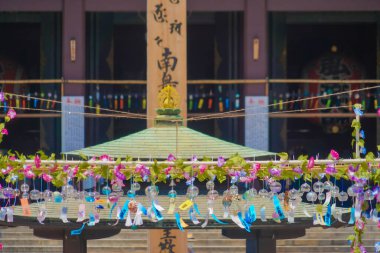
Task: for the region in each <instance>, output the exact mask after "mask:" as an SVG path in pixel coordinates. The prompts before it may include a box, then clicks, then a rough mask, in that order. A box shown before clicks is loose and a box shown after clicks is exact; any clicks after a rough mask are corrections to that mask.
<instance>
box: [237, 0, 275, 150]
mask: <svg viewBox="0 0 380 253" xmlns="http://www.w3.org/2000/svg"><path fill="white" fill-rule="evenodd" d="M267 37H268V35H267V9H266V0H246V1H245V11H244V53H243V57H244V78H245V79H266V78H267V76H268V50H267V47H268V46H267V44H268V41H267ZM266 93H267V84H266V82H264V83H263V84H259V85H250V84H247V85H245V86H244V96H245V113H246V117H245V118H244V121H245V132H244V133H245V136H244V138H245V145H246V146H248V147H251V148H255V149H260V150H269V120H268V114H267V112H268V107H266V105H267V104H268V97H267V94H266Z"/></svg>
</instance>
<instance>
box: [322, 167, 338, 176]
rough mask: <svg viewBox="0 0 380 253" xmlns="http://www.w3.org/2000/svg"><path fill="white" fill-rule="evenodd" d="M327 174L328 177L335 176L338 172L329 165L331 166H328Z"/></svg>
mask: <svg viewBox="0 0 380 253" xmlns="http://www.w3.org/2000/svg"><path fill="white" fill-rule="evenodd" d="M325 172H326V174H328V175H334V174H336V173H337V172H338V171H337V170H336V168H335V166H333V165H331V164H329V165H327V167H326V170H325Z"/></svg>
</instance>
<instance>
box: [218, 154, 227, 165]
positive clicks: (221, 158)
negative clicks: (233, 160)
mask: <svg viewBox="0 0 380 253" xmlns="http://www.w3.org/2000/svg"><path fill="white" fill-rule="evenodd" d="M225 163H226V161H225V160H224V157H223V156H219V157H218V167H222V166H223V165H224V164H225Z"/></svg>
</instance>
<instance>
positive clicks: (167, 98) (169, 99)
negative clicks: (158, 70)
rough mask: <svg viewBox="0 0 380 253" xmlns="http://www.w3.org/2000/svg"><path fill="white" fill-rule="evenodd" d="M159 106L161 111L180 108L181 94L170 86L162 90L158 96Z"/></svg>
mask: <svg viewBox="0 0 380 253" xmlns="http://www.w3.org/2000/svg"><path fill="white" fill-rule="evenodd" d="M158 105H159V107H160V108H161V109H177V108H179V94H178V92H177V90H176V89H175V88H174V87H173V86H170V85H167V86H165V87H164V88H162V90H161V91H160V93H159V94H158Z"/></svg>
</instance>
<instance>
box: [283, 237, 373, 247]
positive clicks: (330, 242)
mask: <svg viewBox="0 0 380 253" xmlns="http://www.w3.org/2000/svg"><path fill="white" fill-rule="evenodd" d="M375 242H377V240H376V239H372V240H366V239H364V240H363V244H364V245H366V246H367V245H368V246H373V245H374V244H375ZM335 245H336V246H347V245H348V243H347V240H337V239H335V238H333V239H318V240H315V239H303V238H302V239H295V240H278V241H277V246H309V247H313V246H335Z"/></svg>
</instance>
